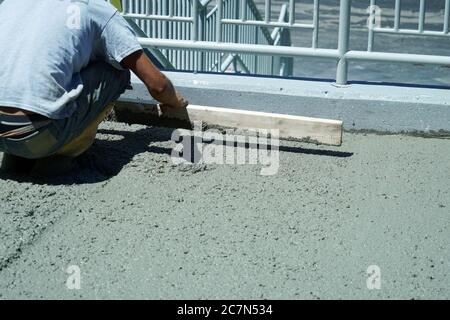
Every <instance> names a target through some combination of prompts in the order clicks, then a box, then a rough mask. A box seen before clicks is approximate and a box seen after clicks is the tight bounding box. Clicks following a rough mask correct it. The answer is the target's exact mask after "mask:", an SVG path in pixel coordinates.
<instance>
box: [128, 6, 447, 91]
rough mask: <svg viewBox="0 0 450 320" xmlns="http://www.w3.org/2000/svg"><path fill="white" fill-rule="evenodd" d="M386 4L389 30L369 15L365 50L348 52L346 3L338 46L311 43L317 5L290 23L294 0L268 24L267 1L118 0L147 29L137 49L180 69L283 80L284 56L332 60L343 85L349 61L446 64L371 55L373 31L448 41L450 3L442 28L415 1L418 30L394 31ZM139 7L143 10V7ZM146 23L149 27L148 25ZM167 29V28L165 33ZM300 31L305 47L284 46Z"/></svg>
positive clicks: (441, 59) (438, 59)
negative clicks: (432, 26)
mask: <svg viewBox="0 0 450 320" xmlns="http://www.w3.org/2000/svg"><path fill="white" fill-rule="evenodd" d="M367 1H368V6H369V5H371V6H372V7H374V6H375V5H376V0H367ZM393 1H395V19H394V20H395V25H394V27H393V28H385V27H376V26H375V24H374V22H373V21H374V19H375V14H374V12H371V13H370V21H372V22H371V23H370V24H369V26H368V48H367V51H358V50H350V46H349V39H350V17H351V7H352V0H340V5H339V31H338V46H337V48H319V46H318V41H319V10H320V0H314V1H313V17H312V21H311V22H310V23H300V22H299V21H297V17H296V12H295V9H296V3H300V2H301V1H300V0H297V1H296V0H286V1H285V2H286V3H285V4H284V6H282V10H281V13H280V15H279V18H278V19H277V20H273V19H272V14H271V13H272V6H273V5H272V1H271V0H265V2H264V14H263V15H262V14H260V13H259V11H258V12H256V11H257V9H256V6H255V3H254V2H253V0H216V1H215V6H214V7H213V9H211V10H210V9H209V8H210V6H211V2H212V1H211V0H209V1H208V0H203V1H201V0H165V1H157V0H151V1H150V0H149V1H146V0H124V1H123V3H124V5H125V12H124V15H125V17H126V18H127V19H137V20H139V23H140V25H141V26H142V27H143V29H144V30H147V32H146V33H147V34H148V38H147V37H140V38H139V41H140V42H141V44H142V45H143V46H145V47H149V48H156V49H160V50H163V52H164V53H165V54H166V55H167V56H168V57H169V60H171V61H173V62H174V66H175V67H176V68H177V69H186V66H192V65H193V66H194V67H193V68H192V69H193V70H211V71H224V70H227V69H228V68H229V67H230V66H233V67H234V70H235V71H241V72H249V73H259V72H260V73H266V72H267V71H268V69H270V71H272V73H270V72H268V73H270V74H277V73H279V74H281V75H288V74H290V73H291V72H292V60H289V59H288V58H287V57H318V58H324V59H333V60H335V61H336V63H337V64H336V83H337V84H338V85H345V84H347V80H348V64H349V63H350V62H352V61H378V62H386V63H397V62H404V63H414V64H432V65H450V57H449V56H442V55H423V54H408V53H390V52H375V51H373V44H374V35H375V34H376V33H390V34H398V35H421V36H444V37H448V36H450V34H449V18H450V14H449V13H450V0H443V1H445V10H444V11H445V14H444V21H443V28H442V31H431V30H425V13H426V12H425V0H417V1H419V4H420V10H419V18H418V29H417V30H410V29H401V28H400V19H401V0H393ZM403 1H404V0H403ZM138 2H140V3H143V4H144V8H147V9H144V11H142V10H143V7H142V4H141V7H140V9H138V11H139V12H140V13H135V12H136V11H135V10H130V8H135V9H136V8H139V7H136V3H138ZM145 3H149V4H150V6H149V5H147V7H145ZM133 6H134V7H133ZM255 9H256V11H255ZM202 12H205V14H202ZM168 22H172V24H170V23H169V24H168ZM149 23H151V24H152V28H148V24H149ZM146 24H147V25H146ZM170 25H172V27H171V28H172V29H170V30H171V31H170V32H167V30H169V29H167V28H170V27H169V26H170ZM164 26H166V27H164ZM146 28H147V29H146ZM299 29H306V30H310V31H311V32H312V42H311V46H310V47H294V46H291V44H290V40H289V31H291V30H299ZM160 30H162V33H160ZM164 30H166V31H164ZM255 30H256V31H255ZM270 31H272V33H271V32H270ZM164 32H167V33H164ZM253 32H254V33H253ZM269 34H270V36H269ZM270 38H271V39H272V40H273V42H272V41H271V39H270ZM180 50H181V52H183V51H184V52H187V54H186V53H185V55H186V56H185V57H184V58H183V57H181V58H180V57H179V52H180ZM186 59H187V60H188V61H189V63H187V61H186ZM276 70H278V71H276ZM283 70H284V71H283Z"/></svg>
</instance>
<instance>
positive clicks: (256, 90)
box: [120, 72, 450, 135]
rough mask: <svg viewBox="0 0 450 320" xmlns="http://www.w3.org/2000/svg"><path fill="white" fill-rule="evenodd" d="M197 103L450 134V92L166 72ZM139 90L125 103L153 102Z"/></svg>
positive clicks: (385, 129)
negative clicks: (339, 85)
mask: <svg viewBox="0 0 450 320" xmlns="http://www.w3.org/2000/svg"><path fill="white" fill-rule="evenodd" d="M166 75H167V76H168V77H169V78H170V79H171V80H172V81H173V83H174V84H175V86H176V87H177V88H178V89H179V90H180V91H181V92H182V93H183V94H184V95H185V96H186V97H187V98H188V99H189V101H190V102H191V103H193V104H199V105H208V106H215V107H227V108H234V109H245V110H251V111H263V112H276V113H284V114H292V115H300V116H309V117H319V118H329V119H337V120H343V121H344V128H345V129H346V130H370V131H375V132H380V133H418V132H419V133H421V134H424V135H427V134H430V135H434V134H436V133H437V132H440V133H441V134H442V133H450V90H448V89H445V88H424V87H407V86H392V85H385V84H379V85H374V84H351V85H349V86H346V87H337V86H335V85H334V84H333V83H332V82H328V81H308V80H297V79H295V80H291V79H279V78H262V77H247V76H236V75H213V74H192V73H180V72H166ZM131 82H132V86H133V90H129V91H127V92H125V93H124V94H123V95H122V96H121V98H120V100H121V101H128V102H146V103H151V102H154V100H153V99H152V98H151V96H150V95H149V94H148V92H147V89H146V88H145V86H144V84H143V83H142V82H141V81H140V80H139V79H137V78H136V77H134V76H133V77H132V80H131Z"/></svg>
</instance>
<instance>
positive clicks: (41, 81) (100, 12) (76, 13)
mask: <svg viewBox="0 0 450 320" xmlns="http://www.w3.org/2000/svg"><path fill="white" fill-rule="evenodd" d="M116 15H117V14H116V9H115V8H114V7H113V6H111V5H110V4H109V3H107V2H106V1H104V0H80V1H73V0H39V1H36V0H20V1H17V0H4V1H3V2H2V3H1V4H0V44H1V45H0V106H10V107H17V108H22V109H26V110H29V111H32V112H36V113H39V114H42V115H44V116H47V117H49V118H54V119H61V118H65V117H68V116H70V115H71V114H72V112H73V111H74V109H75V108H76V105H75V103H74V100H75V99H76V98H77V97H78V96H79V94H80V92H81V90H82V89H83V83H82V81H81V78H80V75H79V72H80V71H81V70H82V69H83V68H85V67H86V66H87V65H88V64H89V63H90V62H91V61H93V60H97V59H99V60H105V61H107V62H110V63H111V64H113V65H114V64H117V61H118V60H120V59H118V58H120V57H117V51H118V50H119V49H117V48H120V45H121V44H120V43H117V42H115V43H111V42H114V41H116V40H111V39H114V37H113V36H111V35H112V34H113V33H117V32H118V31H117V29H113V30H109V31H108V30H105V28H106V26H107V25H109V24H111V23H109V21H110V20H112V18H113V17H115V16H116ZM120 19H122V18H121V17H120ZM122 20H123V19H122ZM122 20H118V21H119V24H121V23H123V24H125V22H124V21H122ZM115 28H117V27H115ZM108 29H110V27H108ZM120 30H121V29H119V32H120ZM117 38H120V37H117ZM122 42H123V41H122ZM127 45H128V46H129V45H130V44H129V43H128V44H127ZM136 46H137V45H136ZM115 54H116V56H115Z"/></svg>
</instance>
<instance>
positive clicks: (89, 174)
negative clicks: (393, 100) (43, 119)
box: [0, 127, 353, 185]
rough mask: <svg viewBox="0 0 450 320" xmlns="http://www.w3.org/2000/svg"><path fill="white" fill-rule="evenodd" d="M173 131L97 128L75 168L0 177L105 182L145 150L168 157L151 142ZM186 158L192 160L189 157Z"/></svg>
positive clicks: (299, 149) (1, 176)
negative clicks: (57, 173) (48, 173)
mask: <svg viewBox="0 0 450 320" xmlns="http://www.w3.org/2000/svg"><path fill="white" fill-rule="evenodd" d="M173 131H174V129H173V128H160V127H148V128H145V129H141V130H138V131H123V130H108V129H100V130H99V134H103V135H108V136H109V137H108V138H103V137H101V138H97V140H96V141H95V143H94V145H93V146H92V147H91V149H89V150H88V151H87V152H86V153H85V154H83V155H82V156H80V157H79V158H78V159H77V163H76V167H75V168H74V169H73V170H72V171H70V172H68V173H66V174H64V175H60V176H39V175H24V174H12V173H6V172H3V171H1V170H0V179H3V180H14V181H18V182H24V183H34V184H38V185H73V184H91V183H98V182H102V181H106V180H108V179H110V178H112V177H114V176H116V175H118V174H119V173H120V172H121V171H122V169H123V168H124V167H125V166H126V165H127V164H129V163H130V162H132V160H133V158H134V157H135V156H136V155H138V154H142V153H145V152H149V153H154V154H162V155H167V156H168V157H170V155H171V154H172V148H166V147H161V146H156V145H151V144H153V143H156V142H167V141H171V138H172V133H173ZM183 139H184V140H183V141H186V140H185V138H184V137H183ZM220 143H222V141H220ZM205 144H206V143H205ZM252 147H253V146H250V145H248V144H246V145H245V148H246V149H248V148H252ZM279 150H280V151H281V152H290V153H298V154H310V155H318V156H329V157H339V158H346V157H351V156H352V155H353V153H351V152H340V151H334V150H324V149H309V148H303V147H295V146H280V147H279ZM187 160H189V159H187ZM190 161H191V162H193V161H192V160H190Z"/></svg>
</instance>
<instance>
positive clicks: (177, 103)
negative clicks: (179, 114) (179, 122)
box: [163, 91, 189, 108]
mask: <svg viewBox="0 0 450 320" xmlns="http://www.w3.org/2000/svg"><path fill="white" fill-rule="evenodd" d="M163 105H164V106H169V107H173V108H186V107H187V106H188V105H189V102H188V101H187V100H186V99H185V98H184V97H183V96H182V95H181V93H179V92H178V91H176V92H175V97H174V99H173V102H172V101H171V102H170V103H165V104H163Z"/></svg>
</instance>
